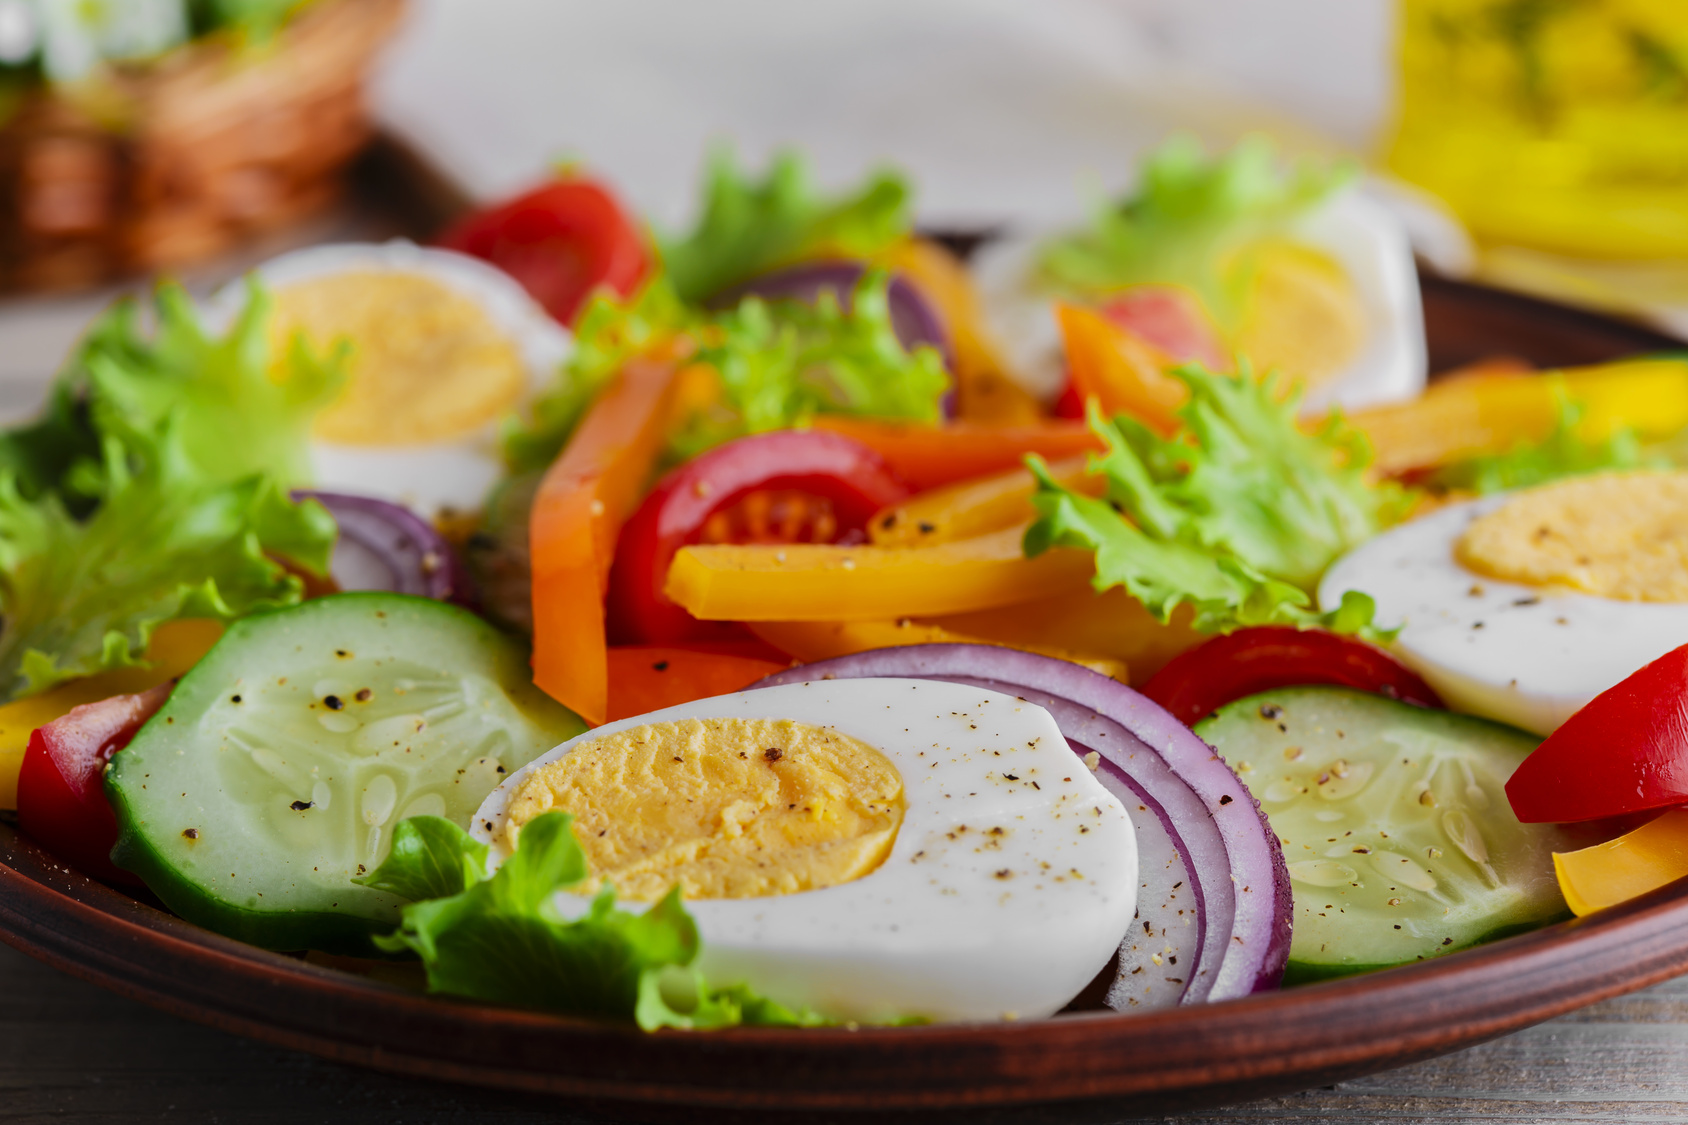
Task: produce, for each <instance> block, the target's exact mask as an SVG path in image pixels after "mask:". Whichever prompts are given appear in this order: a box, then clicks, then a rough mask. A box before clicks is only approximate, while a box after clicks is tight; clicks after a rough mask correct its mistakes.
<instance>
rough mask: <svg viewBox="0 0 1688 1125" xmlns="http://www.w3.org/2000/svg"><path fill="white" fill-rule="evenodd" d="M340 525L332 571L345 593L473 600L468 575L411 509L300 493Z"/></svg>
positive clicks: (335, 495) (440, 538)
mask: <svg viewBox="0 0 1688 1125" xmlns="http://www.w3.org/2000/svg"><path fill="white" fill-rule="evenodd" d="M293 499H295V500H307V499H308V500H316V501H319V502H320V503H321V504H322V505H323V507H325V508H327V509H328V512H329V514H330V515H332V516H333V517H334V522H335V523H337V524H339V526H340V536H339V538H338V539H337V540H336V541H335V543H334V557H333V559H332V560H331V561H330V563H329V570H330V573H331V575H332V577H333V578H334V582H335V584H336V585H337V586H339V587H340V589H342V590H386V591H389V592H391V593H395V594H415V595H417V596H418V597H423V598H434V599H436V600H438V601H449V602H458V603H460V604H464V605H467V604H469V602H470V601H471V593H472V588H471V586H470V584H469V578H468V574H467V572H466V571H465V570H464V569H463V564H462V562H461V561H460V560H459V559H458V557H457V552H456V551H453V550H452V549H451V544H449V543H447V542H446V541H445V538H444V537H443V536H441V535H440V533H439V532H438V531H436V530H434V527H433V525H431V524H430V523H428V521H427V520H424V519H423V518H422V517H421V516H418V515H417V514H416V513H415V512H412V511H411V510H410V509H409V508H405V507H402V506H400V505H398V504H393V503H389V502H388V501H386V500H377V499H375V498H374V497H371V496H350V495H347V494H345V493H342V492H315V491H311V490H299V491H296V492H294V493H293Z"/></svg>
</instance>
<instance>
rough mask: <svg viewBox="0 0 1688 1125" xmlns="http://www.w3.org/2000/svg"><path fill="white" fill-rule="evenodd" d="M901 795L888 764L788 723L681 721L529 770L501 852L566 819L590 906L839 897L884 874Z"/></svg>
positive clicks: (832, 734)
mask: <svg viewBox="0 0 1688 1125" xmlns="http://www.w3.org/2000/svg"><path fill="white" fill-rule="evenodd" d="M903 808H904V803H903V781H902V777H901V775H900V774H898V772H897V767H896V766H894V765H893V764H892V763H891V762H890V760H889V759H888V758H886V757H885V755H884V754H882V753H880V752H879V751H878V750H876V749H874V748H873V747H872V746H869V745H868V744H867V743H865V742H862V741H860V740H859V739H855V738H852V737H850V736H849V735H846V734H841V733H839V732H838V731H836V730H829V729H827V728H824V727H817V726H811V725H809V724H807V723H799V722H793V721H791V720H789V719H738V718H724V719H682V720H678V721H675V722H666V723H651V724H648V725H646V726H641V727H633V728H631V729H629V730H624V731H619V732H617V733H615V734H608V735H604V736H603V737H601V738H594V739H591V740H590V741H584V742H581V743H580V744H579V745H577V746H576V747H575V748H574V749H573V750H572V751H570V752H569V753H568V754H565V755H564V756H563V757H561V758H558V759H557V760H556V761H554V762H550V763H548V764H546V765H544V766H541V767H540V768H538V769H536V770H534V771H533V772H532V774H530V775H529V776H528V778H527V779H526V781H525V782H524V783H523V784H522V785H521V787H520V788H519V789H518V790H517V791H516V793H515V794H514V796H513V797H512V799H511V802H510V806H509V814H508V815H509V819H508V822H507V826H506V828H505V844H506V846H507V847H508V848H509V849H510V850H511V851H514V850H515V848H516V841H517V838H518V834H519V833H520V831H521V826H522V825H524V824H526V823H527V822H528V821H530V820H532V819H533V818H534V817H536V816H539V815H540V814H542V813H545V812H549V811H550V810H552V809H561V810H563V811H566V812H570V813H573V814H574V817H575V822H574V832H575V836H576V837H577V838H578V839H579V840H580V844H581V847H582V848H584V849H585V852H586V861H587V866H588V870H589V872H590V877H589V881H588V882H587V883H586V884H583V885H582V886H581V887H579V888H577V889H578V890H579V891H580V892H581V893H585V894H590V893H593V892H594V891H596V890H597V889H598V887H600V886H601V885H602V884H603V883H604V882H610V883H613V884H614V886H615V889H616V893H617V894H618V895H619V896H620V897H622V898H629V899H634V900H637V901H644V902H649V901H653V900H655V899H658V898H661V897H662V896H663V895H664V894H666V893H667V892H668V889H669V888H670V887H672V886H673V885H675V884H676V883H678V884H679V885H680V888H681V893H682V894H683V895H685V897H687V898H755V897H759V896H764V895H781V894H791V893H793V892H796V891H809V890H817V889H819V888H821V887H830V886H834V885H836V884H839V883H848V882H850V881H851V880H853V879H859V878H861V877H862V876H863V875H866V874H868V873H869V872H870V871H872V870H874V868H876V867H878V866H879V865H880V864H881V863H883V862H884V861H885V857H886V856H887V855H889V854H890V852H891V845H892V844H893V843H894V842H895V841H896V838H897V829H898V828H899V827H900V826H901V825H902V820H903Z"/></svg>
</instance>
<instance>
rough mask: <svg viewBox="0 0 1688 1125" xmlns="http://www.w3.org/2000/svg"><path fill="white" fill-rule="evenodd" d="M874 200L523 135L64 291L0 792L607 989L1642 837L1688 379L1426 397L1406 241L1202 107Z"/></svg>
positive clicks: (1390, 900)
mask: <svg viewBox="0 0 1688 1125" xmlns="http://www.w3.org/2000/svg"><path fill="white" fill-rule="evenodd" d="M915 213H916V211H915V194H914V190H913V186H912V185H910V184H909V183H908V182H907V181H906V180H905V179H904V178H903V177H902V176H901V175H900V174H898V173H897V172H896V171H895V170H890V169H884V170H879V171H876V172H873V173H871V174H870V175H869V176H867V177H866V178H865V179H864V180H863V181H862V182H861V183H860V184H858V185H857V186H855V187H854V188H852V189H849V190H845V191H841V192H829V191H826V190H823V189H821V188H820V187H818V186H817V185H816V184H815V183H814V182H813V181H812V180H811V178H810V176H809V174H808V171H807V168H806V166H805V165H804V163H803V161H802V160H801V158H799V157H798V156H796V155H795V154H790V153H787V154H782V155H780V156H779V157H777V158H776V159H775V160H774V161H773V163H772V164H771V166H770V167H769V168H768V169H767V170H766V171H765V172H762V173H757V172H754V171H749V170H746V169H744V168H742V167H741V166H740V165H739V164H738V163H737V161H736V160H735V159H734V158H733V157H732V156H731V154H730V153H727V152H721V153H717V154H716V155H715V157H714V158H713V159H712V160H711V162H710V164H709V166H708V167H707V169H706V173H705V176H704V192H703V199H702V201H701V204H700V208H699V214H698V217H697V219H696V222H695V225H694V226H693V227H692V228H691V229H689V230H683V231H661V230H655V231H653V230H651V229H650V228H648V227H647V226H646V225H645V224H644V223H642V222H641V221H640V220H639V219H638V217H637V216H634V215H631V214H629V213H628V212H627V211H626V210H625V208H623V206H622V205H621V203H620V201H619V200H618V198H617V196H616V193H615V191H614V189H613V187H612V186H611V185H608V184H606V183H603V182H601V181H599V180H596V179H594V178H592V177H590V176H588V175H586V174H585V173H584V172H582V171H580V170H578V169H574V168H570V169H565V170H562V171H559V172H558V173H556V174H555V176H554V177H553V178H552V179H551V180H550V181H549V182H547V183H545V184H542V185H540V186H539V187H537V188H536V189H534V190H533V191H531V192H529V193H527V194H524V195H522V196H520V197H518V198H515V199H512V200H509V201H506V202H502V203H499V204H497V205H495V206H492V207H489V208H487V209H485V210H483V211H480V212H476V213H474V214H471V215H468V216H465V217H464V218H463V219H461V220H460V221H459V222H458V223H457V224H455V225H454V226H453V227H451V228H450V229H449V230H447V231H446V232H444V233H443V234H442V235H441V237H440V239H439V243H438V245H437V246H433V247H428V248H419V247H415V246H411V245H409V244H403V243H395V244H391V245H388V246H363V245H347V246H339V247H319V248H314V249H312V250H308V251H304V252H301V253H298V254H294V255H288V256H285V257H283V258H281V259H277V260H275V261H272V262H270V263H266V264H265V265H264V266H262V267H260V268H259V269H258V270H256V271H255V272H254V274H253V276H252V277H251V278H250V279H248V280H247V281H245V282H243V283H242V284H240V285H237V286H233V287H230V288H229V289H227V290H225V291H223V292H221V293H218V294H216V295H214V296H213V297H212V298H211V299H210V300H209V301H206V302H204V303H198V302H196V301H194V300H193V299H192V298H191V297H189V295H188V294H187V293H186V292H185V291H183V290H182V289H180V288H179V287H177V286H174V285H172V284H169V283H165V284H162V285H160V287H159V288H158V289H157V291H156V292H155V294H154V296H153V298H152V301H151V303H150V308H143V307H142V304H141V303H138V302H134V301H128V302H123V303H120V304H118V305H117V306H115V307H114V308H112V309H111V310H110V311H109V312H107V313H106V314H105V315H104V316H103V317H102V318H101V319H100V320H99V321H98V322H97V323H96V324H94V325H93V326H91V327H90V329H89V330H88V333H87V335H86V337H85V338H84V340H83V342H82V343H81V344H80V345H79V346H78V348H77V349H76V352H75V354H74V355H72V356H71V357H70V359H69V360H68V361H67V363H66V365H65V367H64V369H63V371H62V372H61V373H60V375H59V376H58V377H57V379H56V380H55V381H54V383H53V385H52V387H51V390H50V393H49V396H48V401H47V405H46V407H45V409H44V411H43V413H42V415H41V417H40V418H39V419H38V420H37V421H35V422H33V423H31V424H29V425H27V426H23V427H20V428H17V429H14V430H11V431H9V432H6V433H4V434H0V615H3V617H0V700H3V701H4V702H3V705H0V807H4V808H10V809H15V816H16V820H17V824H18V826H19V828H20V829H21V830H22V831H23V832H24V833H26V834H27V835H29V836H30V837H32V838H34V839H35V840H36V841H37V842H39V843H40V844H42V845H43V846H45V847H47V848H49V849H51V850H52V851H53V852H54V853H56V854H57V855H58V856H59V857H60V858H62V859H64V860H66V861H67V862H70V863H72V864H74V865H75V866H77V867H78V868H79V869H81V870H82V871H83V872H85V873H86V874H88V875H90V876H92V877H95V878H98V879H103V880H105V881H107V882H111V883H114V884H118V885H127V886H131V887H145V888H146V889H147V890H148V891H150V892H151V893H152V894H153V895H154V896H156V897H157V898H158V899H159V900H161V901H163V902H164V903H165V904H166V905H167V906H168V907H169V908H170V909H171V910H173V911H174V912H176V913H177V914H179V915H180V916H182V917H183V918H185V919H187V920H188V921H190V922H194V923H196V924H198V925H201V926H205V927H207V928H209V929H213V930H216V931H218V932H221V933H223V934H226V935H229V936H231V937H235V938H237V939H239V940H242V941H246V942H250V943H252V944H255V945H259V946H263V947H266V948H271V949H281V950H317V951H323V952H326V953H332V954H335V955H337V956H338V957H340V958H342V960H341V961H340V962H339V963H341V964H346V965H355V964H357V963H358V959H360V958H361V959H369V960H371V961H373V960H375V959H388V960H390V959H395V958H397V959H404V960H409V961H412V962H414V963H415V964H416V965H417V979H418V982H419V983H421V984H424V985H425V987H427V988H428V989H429V990H431V991H434V992H438V993H443V994H449V995H453V996H457V997H462V998H468V999H474V1000H480V1001H485V1002H489V1003H502V1004H514V1005H520V1006H525V1007H532V1008H540V1009H544V1010H549V1011H555V1012H559V1013H565V1014H572V1015H579V1016H587V1017H592V1018H597V1019H603V1020H610V1021H623V1022H631V1023H635V1024H637V1025H638V1026H640V1027H643V1028H646V1029H654V1028H659V1027H673V1028H688V1029H697V1030H702V1029H710V1028H721V1027H728V1026H732V1025H736V1024H768V1025H779V1026H792V1027H802V1026H811V1025H819V1024H829V1023H843V1024H857V1023H907V1022H928V1021H946V1020H981V1019H1026V1018H1043V1017H1051V1016H1054V1015H1056V1014H1058V1013H1059V1012H1061V1011H1063V1010H1067V1009H1068V1008H1069V1007H1070V1006H1072V1005H1074V1004H1075V1002H1076V1003H1079V1004H1080V1005H1081V1006H1082V1005H1091V1006H1095V1005H1099V1004H1105V1005H1106V1006H1108V1007H1111V1008H1114V1009H1116V1010H1119V1011H1137V1010H1147V1009H1153V1008H1159V1007H1167V1006H1174V1005H1182V1004H1196V1003H1206V1002H1211V1001H1215V1000H1222V999H1226V998H1230V997H1236V996H1242V995H1247V994H1249V993H1251V992H1255V991H1260V990H1263V989H1271V988H1278V987H1284V986H1291V985H1295V984H1299V983H1304V982H1309V981H1315V980H1321V979H1326V978H1329V977H1333V976H1341V975H1345V974H1350V973H1355V972H1362V971H1375V970H1383V969H1387V968H1390V967H1393V966H1397V965H1402V964H1408V963H1412V962H1415V961H1419V960H1423V959H1426V958H1430V957H1437V956H1442V955H1446V954H1450V953H1457V952H1458V951H1459V950H1461V949H1465V948H1469V947H1470V946H1472V945H1474V944H1477V943H1481V942H1485V941H1491V940H1496V939H1499V938H1502V937H1504V936H1506V935H1507V934H1510V933H1516V932H1518V931H1520V930H1522V929H1528V928H1533V927H1537V926H1541V925H1545V924H1549V923H1551V922H1554V921H1556V920H1558V919H1560V918H1563V917H1567V916H1569V915H1570V914H1572V913H1573V912H1574V913H1588V912H1590V911H1594V910H1599V909H1604V908H1606V907H1608V906H1611V905H1614V904H1615V903H1617V902H1620V901H1623V900H1624V899H1626V898H1629V897H1633V896H1635V895H1639V894H1644V893H1647V892H1648V891H1650V890H1652V889H1654V888H1657V887H1660V886H1663V885H1664V884H1666V883H1669V882H1671V881H1673V880H1675V879H1676V878H1678V877H1680V876H1682V875H1685V874H1688V866H1684V864H1683V862H1682V861H1681V859H1680V857H1681V856H1683V855H1685V854H1688V849H1685V848H1684V847H1683V844H1684V843H1688V822H1685V821H1684V819H1683V817H1682V816H1681V813H1680V808H1679V806H1682V805H1683V804H1684V803H1685V802H1688V793H1684V792H1681V791H1680V790H1681V789H1682V786H1680V785H1677V784H1675V782H1674V781H1673V779H1676V778H1679V777H1681V776H1688V744H1685V743H1684V741H1683V738H1682V734H1681V732H1682V730H1683V729H1685V724H1684V722H1683V720H1682V715H1683V714H1684V713H1685V711H1688V688H1685V687H1684V679H1683V676H1682V669H1681V667H1680V665H1681V664H1682V662H1683V660H1684V659H1688V657H1685V656H1684V653H1688V648H1679V647H1677V643H1678V642H1679V640H1680V638H1681V635H1682V633H1681V628H1680V625H1681V618H1682V613H1683V610H1682V606H1683V605H1684V604H1685V603H1684V599H1685V598H1688V594H1684V592H1683V591H1684V590H1688V538H1685V533H1684V532H1683V530H1682V529H1683V528H1685V527H1688V483H1685V482H1688V473H1685V472H1684V471H1683V470H1681V469H1679V468H1678V467H1677V464H1678V451H1679V438H1680V435H1681V434H1682V433H1683V432H1684V431H1688V360H1684V359H1683V358H1681V357H1676V356H1651V357H1636V358H1634V359H1632V360H1626V361H1621V362H1614V363H1611V364H1607V365H1603V366H1598V367H1584V368H1578V369H1570V370H1564V371H1556V372H1547V373H1538V372H1533V371H1530V370H1528V368H1527V367H1526V366H1525V365H1523V364H1521V363H1520V362H1518V361H1515V360H1509V359H1506V358H1505V357H1497V358H1496V359H1494V360H1491V361H1487V362H1485V363H1484V364H1480V365H1477V366H1476V367H1474V368H1472V369H1468V370H1465V371H1462V372H1459V373H1455V375H1454V376H1452V377H1448V378H1443V379H1439V380H1437V381H1435V382H1434V383H1431V384H1430V385H1429V386H1428V387H1426V386H1425V385H1424V375H1425V372H1424V346H1423V330H1422V323H1421V319H1420V314H1419V306H1418V296H1417V289H1416V281H1415V279H1414V276H1413V274H1412V270H1411V261H1410V256H1408V255H1407V253H1406V250H1405V242H1404V238H1403V236H1402V235H1401V232H1400V231H1399V230H1398V229H1397V228H1395V227H1394V225H1393V224H1392V223H1391V222H1390V220H1389V219H1388V217H1387V216H1386V215H1385V214H1383V213H1382V212H1379V211H1377V210H1376V209H1375V208H1372V207H1371V206H1370V205H1369V204H1367V203H1366V202H1365V201H1364V199H1363V198H1361V197H1360V196H1359V195H1358V194H1357V190H1356V188H1355V186H1354V184H1353V176H1352V173H1351V171H1350V170H1349V169H1347V168H1344V167H1327V166H1318V165H1313V164H1304V165H1297V166H1295V167H1292V168H1289V169H1287V170H1286V169H1285V168H1284V167H1283V165H1281V164H1280V163H1279V162H1278V160H1277V159H1276V157H1275V156H1274V154H1273V153H1272V152H1271V150H1270V148H1269V146H1267V145H1265V143H1264V142H1262V141H1258V140H1251V141H1249V142H1246V143H1245V144H1244V145H1242V146H1241V147H1239V148H1238V149H1236V150H1234V151H1233V152H1231V153H1227V154H1218V155H1209V154H1207V153H1205V152H1203V151H1202V150H1201V149H1200V147H1199V146H1197V145H1195V144H1194V142H1191V141H1188V140H1185V139H1175V140H1173V141H1171V142H1169V143H1168V145H1167V146H1166V147H1165V148H1164V149H1162V150H1161V151H1159V152H1158V153H1156V154H1154V155H1153V156H1152V157H1151V158H1150V159H1149V160H1148V162H1147V163H1146V164H1145V166H1144V169H1143V176H1142V180H1141V183H1140V184H1139V185H1138V186H1137V187H1136V188H1134V189H1133V190H1132V191H1131V192H1129V193H1127V194H1125V195H1123V196H1121V197H1119V198H1118V199H1111V200H1104V201H1102V202H1100V203H1098V204H1097V205H1096V208H1095V210H1094V213H1093V214H1092V215H1091V217H1090V219H1089V220H1088V222H1086V223H1083V224H1080V225H1077V226H1075V227H1073V228H1072V229H1068V230H1062V231H1051V232H1043V233H1034V234H1029V235H1024V236H1022V235H1018V234H1015V235H1012V236H1010V237H1008V238H1005V239H1000V240H998V242H997V244H996V245H994V246H990V245H987V247H986V248H985V249H984V250H983V251H981V252H980V254H979V255H978V256H977V260H976V261H975V262H974V263H973V264H971V265H970V264H969V263H968V262H966V261H964V260H963V259H962V258H961V257H959V256H957V255H956V254H955V253H953V252H952V251H951V250H950V249H949V248H947V247H946V246H944V245H942V244H940V243H938V242H935V241H933V240H931V239H928V238H926V237H923V236H922V235H921V234H920V233H919V231H918V229H917V228H916V226H915V223H914V215H915ZM147 321H150V322H151V323H152V327H151V328H150V329H149V328H143V324H144V323H146V322H147ZM1544 740H1545V741H1544Z"/></svg>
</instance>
